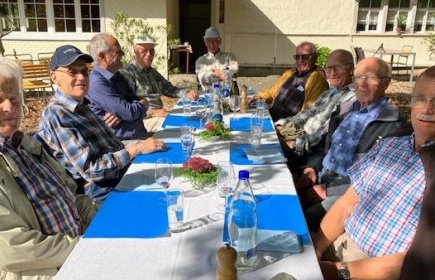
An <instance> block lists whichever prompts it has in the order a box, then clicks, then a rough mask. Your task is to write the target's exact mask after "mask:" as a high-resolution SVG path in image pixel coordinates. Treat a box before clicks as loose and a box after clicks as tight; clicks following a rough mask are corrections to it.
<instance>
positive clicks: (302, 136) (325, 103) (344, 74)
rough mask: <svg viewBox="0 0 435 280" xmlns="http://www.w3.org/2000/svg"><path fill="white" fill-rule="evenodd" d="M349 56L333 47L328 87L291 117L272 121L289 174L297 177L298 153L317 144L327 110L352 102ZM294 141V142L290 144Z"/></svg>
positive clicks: (327, 69)
mask: <svg viewBox="0 0 435 280" xmlns="http://www.w3.org/2000/svg"><path fill="white" fill-rule="evenodd" d="M353 69H354V64H353V56H352V54H351V53H350V52H349V51H346V50H341V49H338V50H335V51H333V52H331V53H330V54H329V55H328V58H327V60H326V67H325V72H326V78H327V80H328V82H329V84H330V88H329V89H328V90H326V91H325V92H323V93H322V95H320V96H319V98H318V99H317V100H316V102H314V103H313V104H311V105H310V106H308V107H307V109H305V110H303V111H301V112H299V113H297V114H296V115H295V116H293V117H288V118H286V119H279V120H278V121H277V122H275V127H276V130H277V131H278V132H279V133H280V135H281V136H283V138H284V140H285V142H286V144H284V143H283V150H285V151H286V155H287V157H289V160H288V164H289V167H290V170H291V171H292V174H294V176H295V178H297V177H298V176H299V175H300V174H299V172H300V166H301V165H302V164H305V161H304V159H303V158H300V157H299V156H298V155H302V154H303V153H304V152H305V151H304V150H305V149H306V150H309V149H310V147H311V146H316V145H317V144H319V142H320V140H321V136H322V131H323V129H324V126H325V124H326V123H327V122H328V121H329V118H330V117H331V113H332V112H333V111H334V110H335V109H336V106H337V104H338V103H340V102H347V101H354V100H355V98H356V97H355V90H354V85H353V83H352V76H353ZM295 143H297V145H294V144H295Z"/></svg>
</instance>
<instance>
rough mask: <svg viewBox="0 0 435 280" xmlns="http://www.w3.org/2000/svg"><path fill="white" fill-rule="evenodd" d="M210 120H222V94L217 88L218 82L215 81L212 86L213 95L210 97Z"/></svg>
mask: <svg viewBox="0 0 435 280" xmlns="http://www.w3.org/2000/svg"><path fill="white" fill-rule="evenodd" d="M210 101H211V120H212V121H219V122H221V121H223V106H222V94H221V91H220V89H219V84H218V83H216V84H214V86H213V95H212V97H211V100H210Z"/></svg>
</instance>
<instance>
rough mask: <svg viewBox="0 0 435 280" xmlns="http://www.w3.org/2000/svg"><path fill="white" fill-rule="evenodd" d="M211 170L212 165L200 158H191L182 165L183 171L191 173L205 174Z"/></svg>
mask: <svg viewBox="0 0 435 280" xmlns="http://www.w3.org/2000/svg"><path fill="white" fill-rule="evenodd" d="M212 169H213V165H212V164H211V163H210V162H209V161H208V160H206V159H203V158H201V157H192V158H190V159H189V160H188V161H186V162H184V163H183V170H185V171H187V170H191V171H193V172H198V173H205V172H209V171H211V170H212Z"/></svg>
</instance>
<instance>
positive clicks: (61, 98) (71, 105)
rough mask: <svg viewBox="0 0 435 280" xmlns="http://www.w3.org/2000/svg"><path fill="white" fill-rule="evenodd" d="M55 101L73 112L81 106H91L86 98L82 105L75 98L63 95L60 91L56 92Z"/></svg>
mask: <svg viewBox="0 0 435 280" xmlns="http://www.w3.org/2000/svg"><path fill="white" fill-rule="evenodd" d="M54 101H57V102H60V103H62V104H63V105H64V106H65V107H66V108H67V109H68V110H69V111H71V112H74V111H75V110H76V108H77V106H79V105H88V104H90V101H89V99H87V98H86V96H85V97H84V98H83V103H80V102H78V101H77V100H75V99H74V98H72V97H69V96H67V95H65V94H63V93H61V92H60V91H59V90H56V93H55V94H54Z"/></svg>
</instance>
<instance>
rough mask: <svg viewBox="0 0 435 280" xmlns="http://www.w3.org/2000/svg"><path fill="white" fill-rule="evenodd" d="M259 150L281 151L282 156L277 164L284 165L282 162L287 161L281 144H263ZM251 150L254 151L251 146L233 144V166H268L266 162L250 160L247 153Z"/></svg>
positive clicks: (231, 150) (231, 146)
mask: <svg viewBox="0 0 435 280" xmlns="http://www.w3.org/2000/svg"><path fill="white" fill-rule="evenodd" d="M259 149H264V150H274V151H279V152H280V153H281V156H280V157H281V158H278V157H277V161H276V162H275V163H282V162H285V161H286V159H285V157H284V156H283V155H282V150H281V146H280V145H279V143H271V144H261V146H260V148H259ZM251 150H252V145H251V144H246V143H244V144H241V143H234V142H231V143H230V162H231V163H233V164H239V165H251V164H252V165H255V164H266V163H265V162H261V161H251V160H249V158H248V156H247V154H246V153H247V151H251ZM268 163H272V162H270V161H269V162H268Z"/></svg>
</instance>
